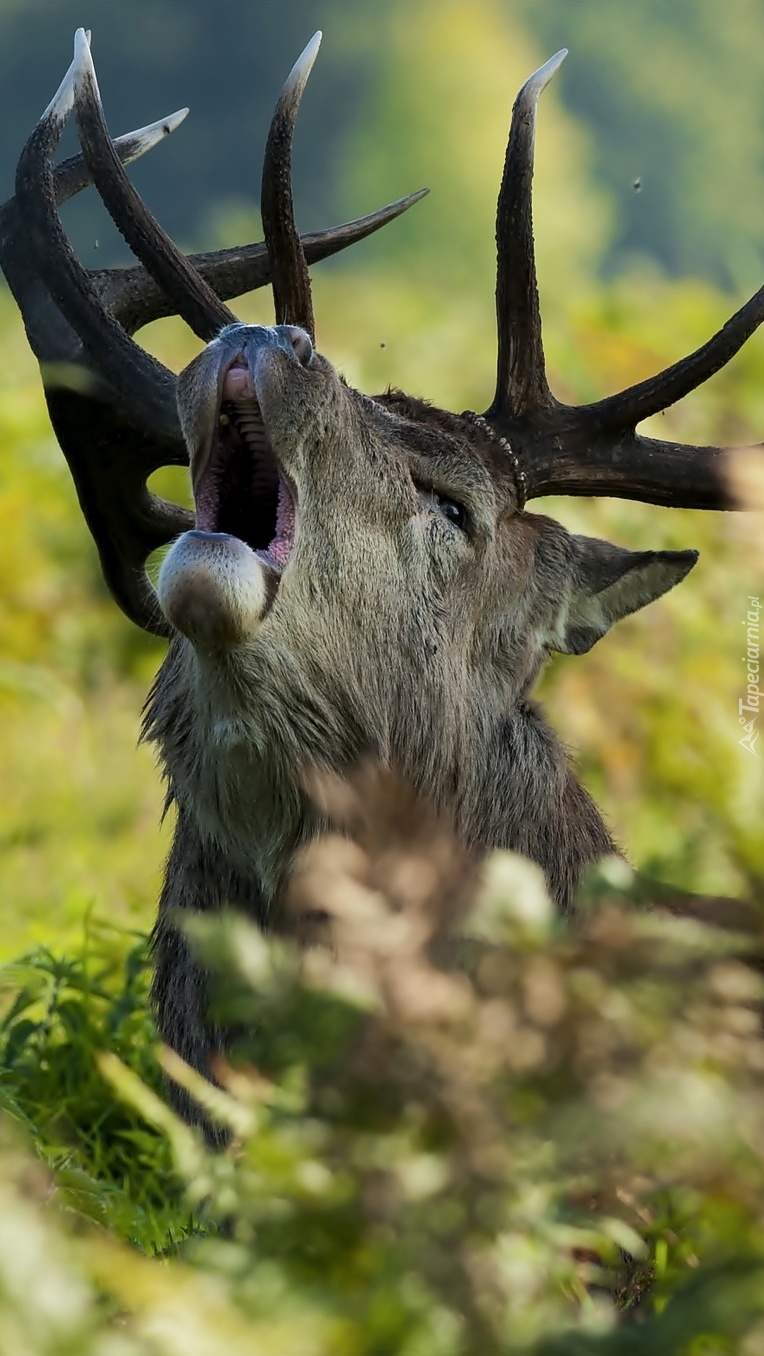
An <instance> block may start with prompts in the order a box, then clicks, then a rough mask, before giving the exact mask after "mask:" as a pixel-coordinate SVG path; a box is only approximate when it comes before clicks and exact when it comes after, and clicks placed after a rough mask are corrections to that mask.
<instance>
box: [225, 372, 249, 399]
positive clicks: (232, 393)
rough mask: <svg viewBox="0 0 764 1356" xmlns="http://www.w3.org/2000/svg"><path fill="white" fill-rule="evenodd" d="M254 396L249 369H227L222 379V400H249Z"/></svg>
mask: <svg viewBox="0 0 764 1356" xmlns="http://www.w3.org/2000/svg"><path fill="white" fill-rule="evenodd" d="M254 394H255V392H254V387H253V386H252V377H251V375H250V371H249V368H248V367H229V369H228V371H227V372H226V374H225V377H224V378H223V399H224V400H247V399H250V400H251V399H252V398H253V397H254Z"/></svg>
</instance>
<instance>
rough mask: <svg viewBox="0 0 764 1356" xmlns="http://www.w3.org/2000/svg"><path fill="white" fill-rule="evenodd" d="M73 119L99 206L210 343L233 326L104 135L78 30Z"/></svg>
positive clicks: (96, 94)
mask: <svg viewBox="0 0 764 1356" xmlns="http://www.w3.org/2000/svg"><path fill="white" fill-rule="evenodd" d="M74 51H75V57H74V90H75V99H74V106H75V114H76V117H77V127H78V131H79V136H80V145H81V146H82V151H83V155H84V157H85V161H86V163H87V166H88V169H89V170H90V173H91V174H92V176H93V182H94V183H95V185H96V188H97V189H98V191H99V193H100V195H101V198H102V199H103V202H104V205H105V207H106V209H107V211H108V213H109V215H110V216H111V218H112V220H113V221H114V223H115V225H116V226H117V227H118V229H119V230H120V232H121V233H122V235H123V236H124V238H125V240H126V241H127V244H128V245H129V246H130V248H131V250H132V251H133V253H134V254H136V255H137V256H138V258H139V259H140V260H141V262H142V263H143V264H145V265H146V267H147V269H148V270H149V272H150V273H151V275H152V276H153V277H154V278H155V279H156V281H157V282H158V283H159V285H160V287H161V288H162V290H163V291H164V292H166V293H167V295H168V296H169V297H170V298H171V300H172V302H173V304H174V306H175V308H176V310H177V313H178V314H179V315H181V316H182V317H183V319H184V320H185V321H186V324H187V325H189V326H190V327H191V329H192V330H193V331H194V333H195V334H198V335H199V337H200V339H204V340H209V339H214V337H215V335H216V334H218V333H219V331H220V330H221V329H222V328H223V327H224V326H225V325H231V324H235V323H236V316H235V315H234V314H233V312H232V311H229V309H228V307H227V306H226V305H225V303H224V302H222V301H221V300H220V298H219V297H218V296H217V294H216V293H215V292H213V290H212V288H211V287H208V286H207V284H206V283H205V282H204V279H203V278H200V277H199V274H198V273H196V271H195V270H194V268H193V267H192V265H191V264H190V263H189V261H188V259H187V258H186V256H185V255H184V254H183V253H181V251H180V250H179V249H178V248H177V246H176V245H175V244H174V243H173V242H172V240H171V239H170V237H169V236H168V235H167V234H166V233H165V232H164V231H163V230H162V228H161V226H160V225H159V222H158V221H157V220H156V219H155V217H154V216H153V215H152V213H151V212H150V211H149V209H148V208H147V207H146V205H145V203H144V202H143V201H142V200H141V198H140V196H139V195H138V193H137V192H136V190H135V189H134V187H133V185H132V184H131V183H130V180H129V179H128V177H127V175H126V173H125V171H124V169H123V166H122V162H121V160H120V157H119V155H118V153H117V152H116V151H115V149H114V144H113V142H112V140H111V137H110V136H109V132H108V128H107V126H106V121H105V119H104V115H103V107H102V104H101V96H100V93H99V90H98V82H97V80H96V74H95V68H94V66H93V60H92V57H91V55H90V44H89V42H88V40H87V37H86V36H85V31H84V29H82V28H79V29H78V30H77V33H76V36H75V40H74Z"/></svg>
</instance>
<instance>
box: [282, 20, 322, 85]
mask: <svg viewBox="0 0 764 1356" xmlns="http://www.w3.org/2000/svg"><path fill="white" fill-rule="evenodd" d="M322 36H323V35H322V33H321V30H320V29H319V30H318V32H317V33H314V34H313V37H312V38H311V40H310V42H309V43H308V45H307V47H305V49H304V50H303V51H302V52H301V53H300V55H299V56H298V58H297V60H296V61H295V63H294V66H293V67H292V69H291V71H290V72H289V75H288V76H287V78H286V82H285V84H284V93H286V92H287V91H289V92H290V93H291V94H292V95H293V96H297V97H298V98H299V96H300V95H301V94H302V91H303V89H304V88H305V83H306V81H307V79H308V76H309V75H310V73H311V71H312V70H313V63H314V62H315V60H316V57H317V56H318V49H319V47H320V46H321V38H322Z"/></svg>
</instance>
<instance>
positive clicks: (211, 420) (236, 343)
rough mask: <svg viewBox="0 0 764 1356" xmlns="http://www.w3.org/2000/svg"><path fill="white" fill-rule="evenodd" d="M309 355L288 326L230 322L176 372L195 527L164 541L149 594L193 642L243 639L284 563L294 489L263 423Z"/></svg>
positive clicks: (306, 342) (227, 643) (292, 527)
mask: <svg viewBox="0 0 764 1356" xmlns="http://www.w3.org/2000/svg"><path fill="white" fill-rule="evenodd" d="M312 359H313V346H312V344H311V341H310V338H309V337H308V335H307V334H306V333H305V331H304V330H301V329H298V328H297V327H296V326H291V325H279V326H276V327H274V328H272V329H271V328H266V327H264V326H259V325H229V326H227V327H226V328H225V329H224V330H223V331H222V332H221V334H220V335H219V336H218V338H217V339H215V340H213V341H212V343H210V344H208V345H207V347H206V349H205V350H204V351H203V353H201V354H200V355H199V357H198V358H196V359H194V361H193V362H192V363H191V364H190V365H189V367H188V368H186V370H185V371H184V372H183V373H181V375H180V377H179V380H178V409H179V414H180V420H181V427H182V428H183V434H184V438H185V440H186V445H187V447H188V452H189V460H190V466H191V483H192V486H193V492H194V501H195V506H196V528H195V530H194V531H192V532H186V533H184V534H183V536H182V537H180V538H179V539H178V540H177V541H176V542H175V544H174V545H173V546H172V548H171V550H170V552H169V553H168V556H167V558H166V560H165V562H164V565H163V566H162V570H161V573H160V576H159V585H158V593H159V601H160V604H161V606H162V609H163V611H164V613H165V616H166V617H167V619H168V621H170V623H171V624H172V625H173V626H174V627H176V629H177V630H179V631H181V632H182V633H183V634H184V635H186V636H187V637H188V639H189V640H191V642H192V643H193V644H194V645H195V646H196V647H197V648H199V649H209V650H217V649H220V648H223V649H227V648H231V647H232V646H237V645H241V644H243V643H245V642H246V640H247V638H248V636H250V635H251V634H252V633H253V631H254V629H255V628H256V627H257V626H258V625H259V624H260V623H261V622H262V621H263V620H264V618H265V616H266V614H267V612H268V610H269V608H270V606H271V604H272V602H273V600H274V598H275V596H276V592H277V589H278V584H279V580H280V577H281V574H282V572H283V571H284V570H285V569H286V567H287V565H288V563H289V559H290V557H291V554H292V550H293V547H294V542H295V535H296V532H297V495H296V490H295V487H294V483H293V481H292V480H291V478H290V476H289V474H288V471H287V470H286V469H285V468H284V466H283V465H282V463H281V460H280V459H279V457H278V456H277V454H276V451H275V450H274V446H273V442H272V439H271V437H270V436H269V431H268V425H269V417H270V419H271V420H273V419H274V417H275V416H278V419H279V424H280V425H283V422H284V421H283V413H284V405H285V403H288V397H289V391H290V386H291V385H293V384H294V382H295V378H296V377H297V379H298V380H299V377H298V376H297V374H298V373H299V369H301V368H306V367H308V366H309V365H310V363H311V362H312Z"/></svg>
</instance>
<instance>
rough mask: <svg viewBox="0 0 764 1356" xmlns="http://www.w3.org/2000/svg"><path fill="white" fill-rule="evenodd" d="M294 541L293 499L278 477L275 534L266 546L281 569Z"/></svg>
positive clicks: (287, 558)
mask: <svg viewBox="0 0 764 1356" xmlns="http://www.w3.org/2000/svg"><path fill="white" fill-rule="evenodd" d="M293 542H294V500H293V499H292V496H291V494H290V493H289V490H288V489H287V486H286V484H285V482H284V481H283V480H282V479H281V477H279V502H278V508H277V510H276V535H275V537H274V538H273V541H272V542H271V544H270V546H269V547H268V555H269V556H270V557H271V559H272V560H275V562H276V564H277V565H280V566H281V568H282V569H283V568H284V566H285V565H286V563H287V561H288V560H289V557H290V554H291V551H292V545H293Z"/></svg>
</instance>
